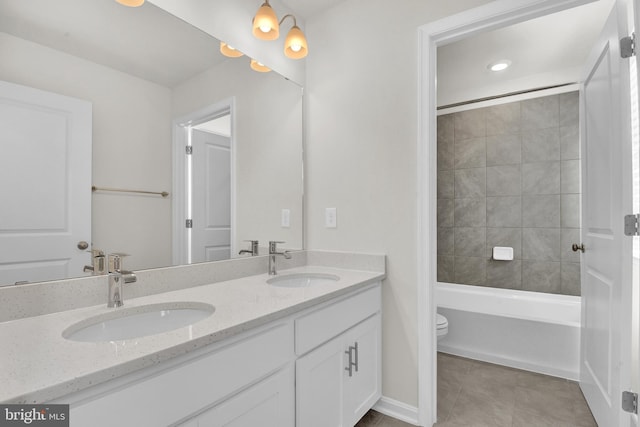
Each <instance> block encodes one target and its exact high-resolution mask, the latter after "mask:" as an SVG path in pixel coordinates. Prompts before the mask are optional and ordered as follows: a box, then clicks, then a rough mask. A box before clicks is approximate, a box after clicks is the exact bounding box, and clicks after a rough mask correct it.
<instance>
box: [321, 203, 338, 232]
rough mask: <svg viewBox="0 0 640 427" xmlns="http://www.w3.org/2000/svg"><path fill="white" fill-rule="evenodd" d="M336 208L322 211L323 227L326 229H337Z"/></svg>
mask: <svg viewBox="0 0 640 427" xmlns="http://www.w3.org/2000/svg"><path fill="white" fill-rule="evenodd" d="M337 215H338V214H337V211H336V208H326V209H325V210H324V226H325V227H326V228H337V227H338V218H337Z"/></svg>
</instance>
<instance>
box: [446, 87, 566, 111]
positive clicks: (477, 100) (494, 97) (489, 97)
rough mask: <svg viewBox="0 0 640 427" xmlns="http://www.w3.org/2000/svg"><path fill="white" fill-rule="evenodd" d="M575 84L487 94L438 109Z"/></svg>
mask: <svg viewBox="0 0 640 427" xmlns="http://www.w3.org/2000/svg"><path fill="white" fill-rule="evenodd" d="M575 84H577V83H563V84H560V85H554V86H545V87H538V88H535V89H527V90H520V91H516V92H509V93H504V94H502V95H494V96H487V97H485V98H478V99H472V100H470V101H462V102H456V103H454V104H448V105H442V106H440V107H437V110H445V109H447V108H453V107H461V106H463V105H469V104H475V103H478V102H483V101H492V100H494V99H500V98H506V97H508V96H515V95H522V94H525V93H533V92H539V91H541V90H547V89H556V88H559V87H565V86H571V85H575Z"/></svg>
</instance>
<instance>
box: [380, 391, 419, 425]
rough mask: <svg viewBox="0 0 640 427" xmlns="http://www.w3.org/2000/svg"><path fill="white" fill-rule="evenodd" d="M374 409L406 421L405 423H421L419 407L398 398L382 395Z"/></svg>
mask: <svg viewBox="0 0 640 427" xmlns="http://www.w3.org/2000/svg"><path fill="white" fill-rule="evenodd" d="M373 409H374V410H376V411H378V412H380V413H381V414H384V415H387V416H389V417H391V418H395V419H397V420H400V421H404V422H405V423H409V424H413V425H414V426H417V425H419V424H418V408H416V407H415V406H411V405H407V404H406V403H403V402H400V401H398V400H394V399H391V398H389V397H384V396H382V397H381V398H380V400H378V403H376V404H375V406H374V407H373Z"/></svg>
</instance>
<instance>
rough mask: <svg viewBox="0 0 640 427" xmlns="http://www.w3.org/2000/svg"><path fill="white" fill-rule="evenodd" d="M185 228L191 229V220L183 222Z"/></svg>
mask: <svg viewBox="0 0 640 427" xmlns="http://www.w3.org/2000/svg"><path fill="white" fill-rule="evenodd" d="M185 227H187V228H193V220H192V219H188V220H186V221H185Z"/></svg>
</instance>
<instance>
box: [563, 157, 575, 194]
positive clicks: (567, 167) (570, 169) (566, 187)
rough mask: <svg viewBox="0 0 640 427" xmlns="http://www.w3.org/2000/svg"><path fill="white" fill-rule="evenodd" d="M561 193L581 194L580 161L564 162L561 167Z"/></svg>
mask: <svg viewBox="0 0 640 427" xmlns="http://www.w3.org/2000/svg"><path fill="white" fill-rule="evenodd" d="M560 192H561V193H562V194H571V193H573V194H577V193H580V160H563V161H562V162H561V165H560Z"/></svg>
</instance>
